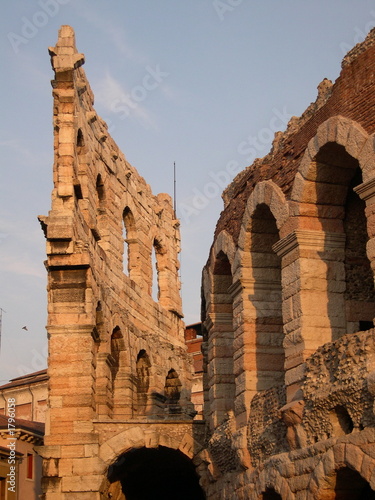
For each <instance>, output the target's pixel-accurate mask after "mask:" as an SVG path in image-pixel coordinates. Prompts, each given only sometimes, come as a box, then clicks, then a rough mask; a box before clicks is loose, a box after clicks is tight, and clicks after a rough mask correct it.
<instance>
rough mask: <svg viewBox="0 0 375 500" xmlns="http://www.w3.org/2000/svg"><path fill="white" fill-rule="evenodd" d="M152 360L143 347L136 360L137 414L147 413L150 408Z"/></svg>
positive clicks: (135, 406) (135, 412) (135, 409)
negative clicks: (149, 393) (149, 394)
mask: <svg viewBox="0 0 375 500" xmlns="http://www.w3.org/2000/svg"><path fill="white" fill-rule="evenodd" d="M150 371H151V361H150V358H149V355H148V354H147V352H146V350H145V349H141V350H140V351H139V352H138V355H137V361H136V375H135V377H136V401H135V405H134V414H135V415H145V414H146V412H147V409H148V392H149V388H150V378H151V373H150Z"/></svg>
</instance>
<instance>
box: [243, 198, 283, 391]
mask: <svg viewBox="0 0 375 500" xmlns="http://www.w3.org/2000/svg"><path fill="white" fill-rule="evenodd" d="M250 230H251V247H250V252H251V263H252V274H253V281H254V292H253V295H251V296H250V297H249V299H250V300H251V302H252V306H253V307H254V313H255V356H256V374H255V377H256V380H257V385H256V390H257V391H263V390H266V389H270V388H271V387H275V386H281V385H283V384H284V362H285V355H284V348H283V339H284V335H283V317H282V295H281V259H280V257H279V256H278V255H277V254H276V253H275V252H274V251H273V249H272V247H273V245H274V244H275V243H276V242H277V241H279V232H278V229H277V226H276V221H275V218H274V216H273V215H272V212H271V210H270V209H269V207H268V206H267V205H265V204H260V205H258V206H257V208H256V210H255V211H254V214H253V216H252V220H251V229H250Z"/></svg>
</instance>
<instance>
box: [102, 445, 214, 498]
mask: <svg viewBox="0 0 375 500" xmlns="http://www.w3.org/2000/svg"><path fill="white" fill-rule="evenodd" d="M108 480H109V482H110V483H112V486H114V485H115V486H116V487H117V491H119V490H120V488H119V485H121V490H122V492H123V493H124V495H126V498H127V499H128V500H147V499H149V498H153V499H155V500H174V499H175V498H179V499H181V500H190V499H191V498H194V499H196V500H204V499H205V494H204V492H203V490H202V488H201V487H200V485H199V477H198V474H197V472H196V470H195V467H194V465H193V463H192V462H191V460H190V459H189V458H187V457H186V455H184V454H183V453H182V452H181V451H179V450H174V449H171V448H169V447H165V446H159V447H157V448H146V447H142V448H136V449H134V448H133V449H132V450H130V451H128V452H126V453H125V454H123V455H122V456H120V457H119V458H118V460H117V461H116V462H115V463H114V464H113V465H112V466H111V467H110V468H109V470H108ZM116 483H117V484H116Z"/></svg>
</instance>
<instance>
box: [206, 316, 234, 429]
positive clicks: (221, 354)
mask: <svg viewBox="0 0 375 500" xmlns="http://www.w3.org/2000/svg"><path fill="white" fill-rule="evenodd" d="M206 327H207V330H208V332H209V333H208V365H207V372H208V373H207V375H208V388H209V394H208V397H209V407H210V424H211V428H212V429H215V428H216V427H217V426H218V425H219V424H221V422H223V420H224V419H225V418H226V416H227V412H228V411H229V410H233V407H234V398H235V382H234V371H233V315H232V313H229V312H221V313H210V314H209V318H208V320H207V321H206Z"/></svg>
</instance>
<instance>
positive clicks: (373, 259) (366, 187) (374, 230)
mask: <svg viewBox="0 0 375 500" xmlns="http://www.w3.org/2000/svg"><path fill="white" fill-rule="evenodd" d="M354 191H355V192H356V193H357V194H358V196H359V197H360V198H362V200H364V201H365V202H366V212H365V213H366V218H367V233H368V237H369V240H368V242H367V257H368V259H369V261H370V264H371V269H372V272H373V274H374V276H375V178H373V179H370V180H368V181H366V182H363V183H362V184H360V185H359V186H357V187H355V188H354ZM374 321H375V318H374Z"/></svg>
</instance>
